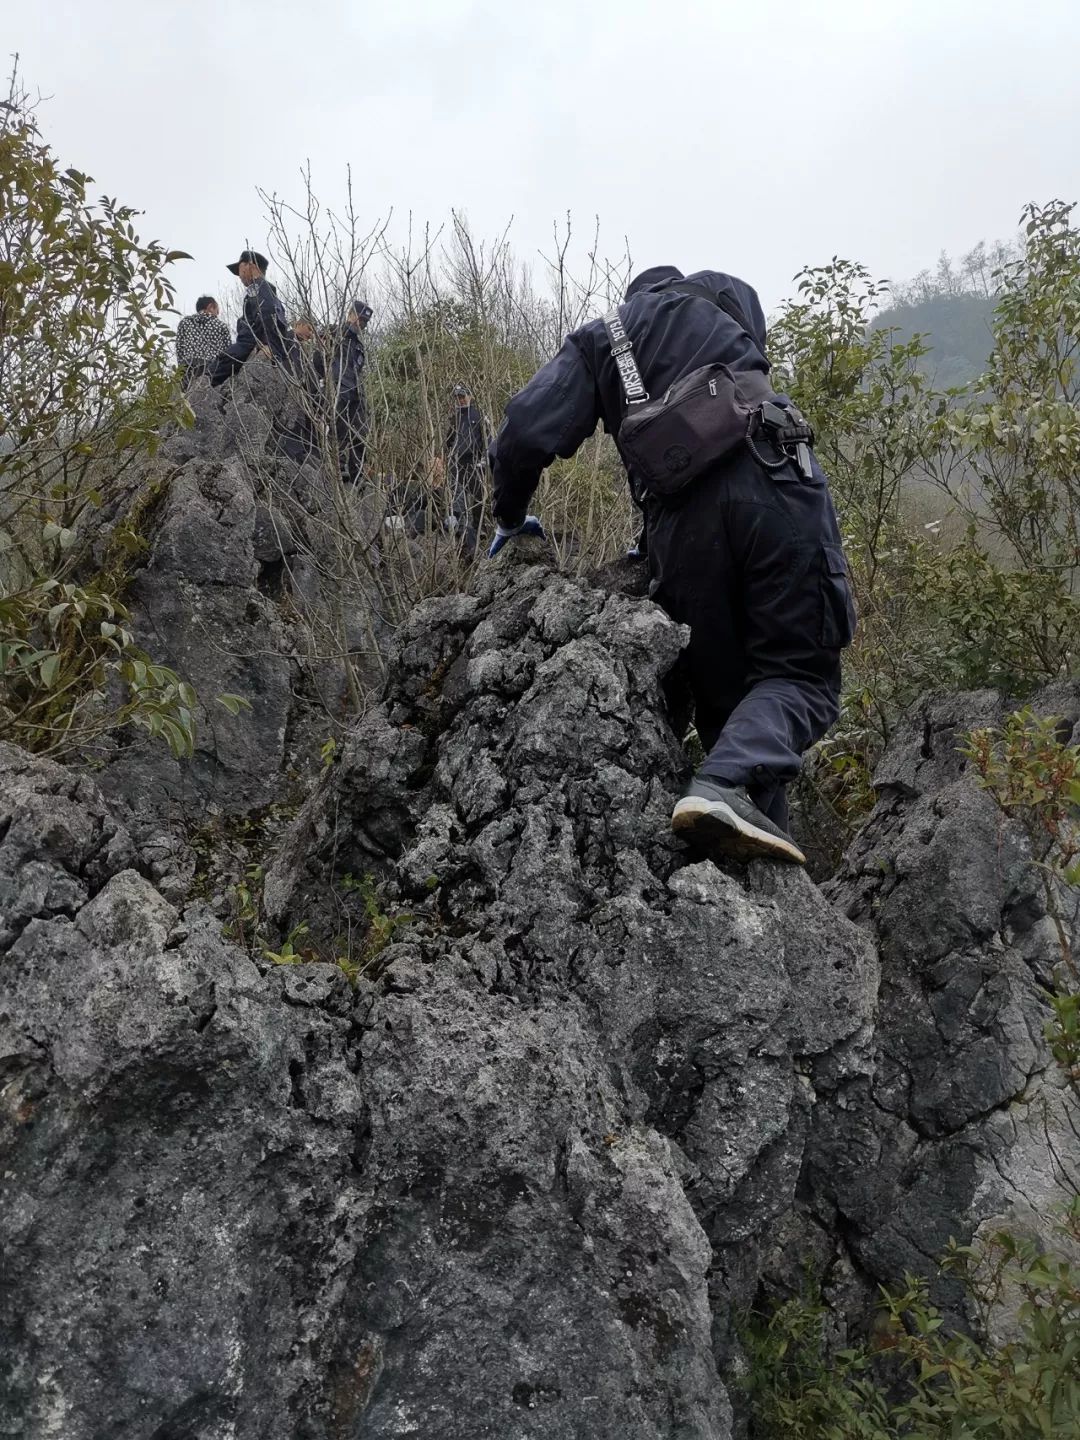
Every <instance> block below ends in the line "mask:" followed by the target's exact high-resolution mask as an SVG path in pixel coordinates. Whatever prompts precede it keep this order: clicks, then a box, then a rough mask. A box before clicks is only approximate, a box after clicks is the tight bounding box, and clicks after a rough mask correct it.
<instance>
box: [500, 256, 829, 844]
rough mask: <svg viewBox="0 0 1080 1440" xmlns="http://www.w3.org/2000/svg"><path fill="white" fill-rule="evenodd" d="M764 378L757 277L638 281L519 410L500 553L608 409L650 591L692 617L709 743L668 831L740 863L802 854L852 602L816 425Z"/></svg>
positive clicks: (702, 727)
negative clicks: (810, 755)
mask: <svg viewBox="0 0 1080 1440" xmlns="http://www.w3.org/2000/svg"><path fill="white" fill-rule="evenodd" d="M768 374H769V362H768V360H767V359H766V355H765V317H764V314H763V312H762V308H761V304H760V301H759V300H758V297H757V295H756V294H755V292H754V291H753V289H751V287H750V286H749V285H747V284H745V283H744V282H743V281H741V280H736V279H734V278H733V277H732V276H729V275H725V274H722V273H721V272H719V271H711V270H705V271H700V272H698V273H696V274H694V275H691V276H689V277H685V276H683V274H682V272H681V271H679V270H677V269H676V268H675V267H674V266H670V265H665V266H659V267H657V268H654V269H652V270H646V271H645V272H643V273H642V274H641V275H638V276H637V277H636V278H635V279H634V280H633V281H632V282H631V284H630V286H629V288H628V290H627V292H626V301H625V303H624V304H623V305H622V306H620V307H618V309H617V310H615V311H613V312H612V313H611V314H610V315H609V316H607V317H605V319H603V320H594V321H591V322H590V323H589V324H587V325H585V326H583V327H582V328H581V329H580V330H577V331H575V332H574V333H573V334H572V335H570V336H568V337H567V339H566V341H565V343H564V344H563V346H562V349H561V350H560V351H559V352H558V354H557V355H556V356H555V357H554V359H552V360H551V361H549V362H548V364H547V365H545V366H544V367H543V368H542V369H541V370H539V371H538V372H537V374H536V375H535V376H534V377H533V379H532V380H531V381H530V382H529V384H528V385H527V386H526V387H525V389H524V390H522V391H521V392H520V393H519V394H518V395H516V396H515V397H514V398H513V399H512V400H511V401H510V403H509V405H508V406H507V409H506V418H505V420H504V422H503V426H502V429H501V430H500V432H499V435H498V437H497V439H496V441H495V443H494V445H493V446H492V466H493V470H494V513H495V519H496V522H497V527H498V528H497V530H496V537H495V540H494V542H493V544H492V546H491V552H490V553H492V554H494V553H496V552H497V551H498V549H499V548H501V546H502V545H503V544H505V543H506V542H507V540H509V539H510V538H512V537H513V536H515V535H530V534H531V535H535V534H542V533H543V531H542V528H541V526H540V522H539V520H538V519H537V517H536V516H533V515H528V514H526V511H527V508H528V504H529V501H530V500H531V498H532V496H533V493H534V492H535V490H536V487H537V484H538V483H539V479H540V474H541V471H542V470H543V469H544V468H545V467H546V466H547V465H549V464H550V463H551V461H552V460H553V459H554V458H555V457H556V456H563V457H569V456H570V455H572V454H573V453H574V452H575V450H577V448H578V446H579V445H581V443H582V442H583V441H584V440H585V439H586V438H587V437H588V436H589V435H591V434H592V433H593V431H594V430H595V428H596V424H597V421H598V420H603V422H604V425H605V427H606V429H607V430H608V431H609V432H610V433H611V434H612V435H613V436H614V438H615V441H616V443H617V444H618V446H619V449H620V453H621V454H622V457H623V460H624V463H626V465H627V470H628V473H629V475H630V483H631V488H632V490H633V491H634V494H635V498H636V500H637V501H638V503H639V504H640V505H641V506H642V508H643V510H644V514H645V520H646V536H647V547H648V559H649V569H650V594H651V595H652V596H653V598H654V599H655V600H657V601H658V603H659V604H661V605H662V606H663V607H664V609H666V610H667V612H668V614H669V615H671V617H672V618H673V619H674V620H677V621H679V622H681V623H683V624H686V625H688V626H689V627H690V642H689V646H688V648H687V650H686V652H685V655H684V659H683V670H682V677H683V679H684V680H685V683H686V685H687V687H688V689H689V691H690V694H691V696H692V700H693V705H694V711H695V723H696V726H697V731H698V735H699V736H700V738H701V742H702V744H703V746H704V747H705V750H706V752H707V753H706V758H705V761H704V763H703V764H702V766H701V769H700V770H699V771H698V773H697V774H696V775H695V776H694V778H693V780H692V782H691V784H690V786H689V788H688V789H687V792H686V794H685V795H684V796H683V797H682V799H680V800H679V802H678V804H677V805H676V806H675V810H674V813H673V815H672V826H673V827H674V829H675V830H676V831H677V832H678V833H679V834H681V835H683V836H684V837H686V838H687V839H691V840H694V841H704V842H708V843H709V844H711V845H714V846H715V847H716V848H717V849H719V850H721V851H722V852H724V853H727V854H730V855H734V856H736V857H739V858H748V857H750V856H754V855H770V856H774V857H776V858H780V859H786V860H792V861H796V862H798V863H803V862H804V858H805V857H804V856H803V854H802V852H801V851H800V850H799V848H798V846H797V845H796V844H795V842H794V841H793V840H792V839H791V837H790V835H788V833H787V828H786V827H787V794H786V791H787V786H788V784H789V783H790V782H791V781H792V780H793V779H794V778H795V776H796V775H797V774H798V771H799V768H800V765H801V757H802V755H803V753H804V752H805V751H806V749H807V748H808V747H809V746H810V745H812V744H813V743H814V742H815V741H816V740H818V739H820V737H821V736H822V735H823V734H824V733H825V731H826V730H827V729H828V728H829V726H830V725H831V724H832V723H833V722H834V721H835V720H836V717H837V714H838V713H839V695H840V652H841V650H842V649H843V648H844V647H845V646H846V645H848V644H850V642H851V639H852V635H853V633H854V626H855V614H854V606H853V604H852V599H851V593H850V588H849V585H848V579H847V570H846V565H845V562H844V556H843V552H842V550H841V542H840V533H839V528H838V526H837V520H836V513H835V510H834V508H833V504H832V499H831V497H830V495H829V491H828V486H827V484H826V481H825V477H824V475H823V474H822V471H821V469H820V467H819V466H818V464H817V461H816V459H815V458H814V456H813V454H812V453H811V451H810V448H809V444H810V441H811V439H812V436H811V434H810V430H809V426H807V425H806V424H805V422H804V421H803V420H802V417H801V416H800V415H799V413H798V411H797V410H795V409H794V407H792V406H791V404H790V402H789V401H788V400H786V399H785V397H783V396H777V395H775V394H774V393H773V391H772V388H771V386H770V385H769V382H768Z"/></svg>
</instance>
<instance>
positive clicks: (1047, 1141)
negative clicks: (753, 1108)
mask: <svg viewBox="0 0 1080 1440" xmlns="http://www.w3.org/2000/svg"><path fill="white" fill-rule="evenodd" d="M1014 708H1015V706H1014V705H1010V704H1009V703H1008V702H1007V701H1005V700H1004V699H1003V697H1002V696H1000V695H999V694H997V693H996V692H992V691H981V692H976V693H974V694H964V695H953V696H944V697H930V698H928V699H927V700H925V701H923V702H922V704H920V705H919V706H917V707H916V708H915V710H914V711H913V712H912V713H911V714H910V715H909V717H908V718H907V720H906V722H905V724H904V726H903V727H902V728H901V729H900V731H899V732H898V734H897V735H896V737H895V738H894V740H893V742H892V744H891V745H890V747H889V749H888V751H887V753H886V755H885V757H884V759H883V761H882V763H881V765H880V767H879V769H878V772H877V775H876V776H875V784H876V788H877V791H878V795H879V799H878V803H877V806H876V808H875V810H874V812H873V814H872V815H871V817H870V819H869V821H868V822H867V824H866V825H865V826H864V828H863V829H862V831H861V832H860V834H859V836H858V838H857V839H856V841H855V843H854V844H853V845H852V847H851V849H850V851H849V853H848V856H847V858H846V862H845V864H844V866H843V868H842V870H841V872H840V874H839V875H838V876H837V877H836V879H835V880H834V881H833V882H831V883H830V884H829V885H828V886H827V887H826V893H827V894H828V895H829V897H830V898H831V899H832V900H833V901H834V903H835V904H836V905H837V906H838V907H839V908H840V909H841V910H842V911H843V913H844V914H845V915H847V916H848V917H849V918H850V919H852V920H854V921H856V922H857V923H858V924H859V925H860V926H861V927H862V928H863V929H864V930H865V931H866V932H867V933H868V934H869V935H870V936H871V937H872V938H873V939H874V941H875V944H876V946H877V948H878V951H879V954H880V957H881V975H882V979H881V992H880V996H879V1000H878V1007H877V1012H878V1013H877V1023H876V1026H875V1030H874V1037H873V1042H872V1046H871V1050H870V1065H869V1068H868V1070H867V1071H866V1073H864V1074H858V1075H854V1076H851V1077H849V1078H847V1079H845V1080H844V1081H842V1083H841V1084H840V1085H839V1086H838V1087H837V1090H836V1093H835V1096H834V1097H833V1100H832V1103H830V1104H828V1105H822V1106H818V1107H817V1108H816V1110H815V1112H814V1121H813V1126H812V1135H811V1140H810V1143H809V1146H808V1152H807V1164H806V1172H805V1175H804V1180H803V1190H804V1193H805V1194H807V1195H808V1196H811V1197H812V1201H811V1208H812V1210H813V1213H814V1215H815V1217H816V1221H817V1224H818V1225H820V1226H821V1227H822V1228H823V1230H824V1232H825V1233H827V1234H828V1235H829V1236H830V1237H831V1238H832V1240H835V1239H836V1237H837V1236H840V1237H842V1244H841V1246H840V1251H841V1253H842V1254H843V1255H845V1256H846V1257H847V1258H848V1259H850V1260H851V1261H853V1262H854V1266H855V1272H856V1273H857V1274H858V1275H859V1276H860V1277H861V1278H862V1280H863V1281H864V1282H868V1283H869V1284H870V1285H872V1286H876V1285H877V1284H880V1283H891V1284H896V1283H897V1282H898V1280H899V1279H900V1278H901V1277H902V1276H903V1274H904V1273H905V1271H911V1272H913V1273H915V1274H923V1275H926V1276H933V1277H934V1278H935V1294H936V1297H937V1299H938V1300H939V1301H940V1302H942V1303H944V1304H945V1305H946V1306H954V1307H955V1306H958V1305H959V1304H960V1301H961V1296H960V1294H959V1291H958V1289H957V1287H956V1286H955V1285H953V1284H950V1282H949V1281H948V1280H947V1278H945V1277H942V1276H940V1275H938V1273H937V1269H938V1267H937V1260H938V1258H939V1257H940V1255H941V1254H942V1252H943V1251H944V1249H945V1246H946V1244H947V1243H948V1241H949V1239H950V1238H955V1239H957V1240H958V1241H960V1242H962V1243H966V1242H967V1241H969V1240H970V1239H971V1237H972V1236H973V1235H975V1234H976V1233H978V1232H979V1231H980V1230H983V1231H992V1230H995V1229H999V1228H1001V1227H1002V1225H1004V1224H1008V1225H1009V1226H1011V1227H1012V1228H1013V1229H1014V1230H1019V1231H1020V1232H1031V1233H1033V1234H1034V1235H1036V1236H1040V1237H1042V1238H1043V1239H1046V1238H1047V1237H1048V1235H1049V1231H1050V1228H1051V1226H1052V1222H1053V1219H1054V1217H1055V1214H1056V1213H1057V1212H1058V1211H1059V1210H1060V1207H1061V1205H1062V1203H1063V1202H1064V1201H1065V1200H1066V1199H1067V1197H1068V1195H1069V1194H1070V1191H1071V1187H1072V1186H1075V1184H1076V1183H1077V1180H1078V1178H1080V1107H1078V1105H1077V1099H1076V1093H1075V1090H1073V1089H1070V1088H1069V1086H1068V1085H1067V1083H1066V1080H1065V1076H1064V1074H1063V1072H1062V1069H1061V1067H1060V1066H1059V1065H1058V1064H1056V1063H1055V1062H1054V1060H1053V1059H1052V1057H1051V1055H1050V1051H1049V1046H1048V1044H1047V1041H1046V1039H1045V1035H1044V1030H1045V1027H1046V1025H1047V1022H1048V1020H1049V1010H1048V1007H1047V1004H1046V1001H1045V992H1046V991H1047V990H1052V989H1054V988H1055V987H1056V986H1060V984H1061V983H1063V982H1064V983H1066V984H1071V983H1073V982H1072V980H1071V977H1069V976H1068V975H1067V974H1064V973H1063V969H1064V967H1063V956H1062V946H1061V940H1060V936H1059V933H1058V930H1057V927H1056V925H1055V923H1054V921H1053V919H1052V918H1051V916H1050V915H1048V913H1047V902H1046V895H1045V892H1044V888H1043V885H1042V883H1041V881H1040V878H1039V874H1038V872H1037V870H1036V867H1035V865H1034V863H1033V861H1034V860H1035V859H1037V858H1040V857H1035V856H1033V855H1032V851H1031V845H1030V842H1029V840H1028V839H1027V837H1026V836H1025V834H1024V832H1023V830H1022V829H1021V827H1019V826H1018V825H1015V824H1012V823H1006V822H1005V820H1004V819H1003V817H1002V814H1001V812H1000V810H999V809H998V807H997V805H996V803H995V801H994V800H993V799H992V797H991V796H989V795H988V794H987V793H986V792H985V791H982V790H980V789H979V788H978V786H977V785H976V784H975V783H974V782H973V780H972V778H971V775H970V773H969V764H968V762H967V761H966V760H965V758H964V756H963V755H962V754H961V749H960V747H961V745H962V743H963V741H964V738H965V735H966V733H967V732H968V731H970V730H971V729H973V728H976V727H980V726H990V727H995V728H997V727H1000V726H1001V725H1002V724H1003V722H1004V720H1005V718H1006V716H1007V715H1008V713H1009V711H1010V710H1011V709H1014ZM1035 708H1036V709H1037V710H1038V712H1039V713H1041V714H1043V715H1057V716H1060V717H1061V718H1062V722H1063V723H1062V727H1061V736H1062V739H1063V740H1068V739H1069V738H1070V737H1072V736H1074V735H1075V733H1076V729H1077V724H1078V721H1080V686H1077V685H1075V684H1073V685H1059V686H1056V687H1053V688H1052V689H1050V690H1047V691H1045V692H1044V693H1043V694H1042V695H1041V696H1040V697H1039V698H1038V700H1037V701H1036V702H1035ZM1078 903H1080V897H1078V896H1077V894H1076V892H1075V891H1073V892H1071V893H1070V892H1068V891H1061V892H1060V905H1061V907H1062V916H1061V918H1062V920H1063V921H1064V925H1065V928H1066V931H1067V932H1071V934H1072V936H1073V937H1074V938H1073V944H1074V946H1075V944H1076V937H1078V936H1080V925H1078ZM819 1234H820V1232H819ZM844 1269H845V1266H844V1265H843V1264H842V1265H841V1266H840V1270H839V1274H840V1275H841V1276H842V1274H843V1271H844ZM841 1283H842V1280H841ZM866 1298H868V1299H869V1300H871V1301H872V1299H873V1292H872V1290H871V1291H870V1293H869V1294H868V1296H867V1297H866Z"/></svg>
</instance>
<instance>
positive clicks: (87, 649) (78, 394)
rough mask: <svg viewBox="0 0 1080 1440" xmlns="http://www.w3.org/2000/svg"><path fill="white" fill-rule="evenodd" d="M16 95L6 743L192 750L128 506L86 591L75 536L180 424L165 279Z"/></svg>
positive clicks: (3, 615) (1, 179) (3, 537)
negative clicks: (140, 606)
mask: <svg viewBox="0 0 1080 1440" xmlns="http://www.w3.org/2000/svg"><path fill="white" fill-rule="evenodd" d="M91 183H92V182H91V180H90V178H89V177H88V176H86V175H84V174H82V173H81V172H79V171H77V170H74V169H66V170H65V169H63V168H62V167H61V165H60V163H59V161H58V160H57V159H56V157H55V156H54V155H53V153H52V151H51V150H50V148H49V146H48V145H47V144H46V142H45V141H44V140H43V139H42V137H41V135H40V133H39V130H38V127H37V123H36V120H35V118H34V115H33V113H32V110H31V109H30V107H29V106H28V104H27V103H26V101H25V97H24V96H22V95H21V94H20V93H19V92H18V90H17V88H16V86H15V83H14V81H13V83H12V89H11V97H10V100H9V102H8V104H7V105H6V106H5V107H3V108H0V394H2V397H3V398H2V402H0V403H2V410H0V735H2V736H3V737H4V738H5V739H8V740H11V741H13V742H14V743H16V744H20V745H23V746H25V747H26V748H28V749H30V750H34V751H38V752H40V753H45V754H50V755H54V756H62V755H64V754H67V753H69V752H72V751H76V750H79V749H85V747H86V746H87V745H88V744H90V743H91V742H92V741H93V740H95V739H96V738H98V737H99V736H100V735H102V734H103V733H105V732H106V731H109V730H113V729H116V728H118V727H120V726H123V725H126V724H131V723H133V724H137V725H140V726H142V727H144V728H145V729H146V730H148V731H149V732H150V733H151V734H152V735H155V736H160V737H161V738H162V739H163V740H165V741H166V742H167V743H168V745H169V746H170V748H171V750H172V752H173V754H174V755H176V756H177V757H184V756H188V755H190V754H191V753H192V749H193V747H194V741H195V722H194V708H195V696H194V694H193V692H192V690H191V687H190V686H189V685H187V684H186V683H185V682H184V681H183V680H182V679H181V678H180V677H179V676H178V675H176V674H175V673H174V672H173V671H172V670H170V669H169V668H168V667H167V666H163V665H157V664H155V663H154V662H153V661H152V659H151V658H150V657H149V656H148V655H146V654H145V653H144V652H143V651H142V650H141V649H139V648H138V647H137V646H136V645H135V643H134V641H133V639H132V635H131V631H130V630H129V628H128V624H127V622H128V619H129V616H128V613H127V610H126V609H125V608H124V606H123V604H122V603H121V599H120V597H121V595H122V593H123V589H124V587H125V585H126V582H127V578H128V567H129V564H130V559H131V554H132V552H133V551H134V550H135V549H137V547H138V546H139V545H140V544H144V543H145V542H144V541H143V540H142V537H141V535H140V532H139V529H138V525H139V519H140V517H141V515H142V513H143V511H144V510H146V509H147V507H150V506H152V505H153V504H154V503H156V501H157V500H158V498H159V497H160V494H161V493H163V486H162V485H160V484H159V485H156V486H149V487H147V493H146V494H145V495H143V496H140V497H138V498H137V499H136V501H135V502H134V504H133V505H131V506H130V507H129V511H128V516H127V518H126V519H125V520H123V521H121V523H120V524H119V525H118V526H117V528H116V530H115V532H114V534H113V536H112V537H111V539H110V541H109V542H108V543H107V545H106V553H107V559H106V564H105V565H104V566H103V567H102V568H101V569H100V570H99V572H98V573H97V574H96V575H95V576H93V578H91V579H86V578H85V577H86V572H87V568H88V566H87V558H86V553H85V552H86V549H87V546H86V544H85V543H84V530H85V529H87V528H90V527H89V526H88V524H87V522H88V521H89V519H90V518H91V517H92V516H95V515H96V513H97V512H99V511H100V510H101V509H102V507H103V506H105V505H106V504H108V503H109V502H110V501H112V500H114V499H115V498H116V497H117V496H118V494H119V493H120V491H121V487H122V484H123V477H124V474H125V471H126V470H127V468H128V467H129V465H130V464H131V462H132V461H133V460H135V459H138V458H139V457H142V456H146V455H151V454H153V453H154V451H155V449H156V447H157V444H158V441H159V437H160V434H161V431H162V427H163V426H165V425H166V424H169V423H175V422H177V421H182V420H185V419H187V418H189V415H190V412H189V411H188V410H187V406H186V405H185V403H184V401H183V399H182V396H181V395H180V393H179V390H178V388H177V386H176V383H175V377H174V373H173V367H172V365H171V363H170V360H169V357H168V353H167V349H166V343H165V342H166V336H167V333H168V332H167V327H166V324H165V312H166V310H167V308H168V307H169V306H170V305H171V302H172V298H173V291H172V287H171V284H170V282H169V280H168V279H167V277H166V269H167V267H168V266H169V265H170V264H171V263H172V262H173V261H175V260H177V259H180V258H182V256H181V253H180V252H178V251H168V250H166V249H165V248H164V247H163V246H161V245H159V244H157V243H156V242H151V243H149V244H144V243H143V242H142V241H141V240H140V239H139V237H138V236H137V235H136V233H135V229H134V225H133V220H134V218H135V215H136V212H135V211H134V210H133V209H132V208H131V207H130V206H126V205H121V204H120V203H119V202H118V201H116V200H114V199H110V198H108V197H105V198H102V199H101V200H100V201H98V202H96V203H95V202H93V201H91V200H90V199H89V198H88V187H89V186H90V184H91Z"/></svg>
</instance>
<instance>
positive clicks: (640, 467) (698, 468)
mask: <svg viewBox="0 0 1080 1440" xmlns="http://www.w3.org/2000/svg"><path fill="white" fill-rule="evenodd" d="M773 398H774V392H773V389H772V386H771V385H770V384H769V381H768V377H767V376H765V375H763V374H761V373H760V372H759V371H756V370H753V371H746V372H742V371H733V370H730V369H729V368H728V367H727V366H726V365H722V364H719V363H718V364H715V365H703V366H702V367H701V369H699V370H693V371H691V373H690V374H689V375H684V376H683V378H682V379H681V380H677V381H676V382H675V384H674V385H672V386H671V388H670V389H669V390H668V391H667V393H666V394H664V395H662V396H661V397H660V398H659V399H658V400H645V401H642V402H639V403H637V404H634V405H633V406H632V408H630V409H628V412H627V414H626V415H624V417H623V420H622V424H621V425H620V427H619V437H618V443H619V451H620V453H621V454H622V457H623V459H624V460H625V462H626V465H627V468H628V469H629V470H630V472H631V473H632V475H633V476H634V480H635V483H636V486H637V489H638V492H639V494H640V495H641V497H642V498H646V497H648V496H653V497H655V498H656V499H658V500H670V499H672V498H673V497H674V496H676V495H678V494H679V493H680V491H682V490H685V489H686V487H687V486H688V485H690V484H692V483H693V482H694V481H695V480H697V479H698V478H699V476H701V475H703V474H705V472H706V471H708V470H713V469H715V467H716V466H717V465H718V464H720V462H721V461H723V460H725V459H726V458H727V457H728V456H729V455H730V454H731V453H732V452H733V451H734V450H736V449H737V448H738V447H739V446H740V445H742V444H743V443H744V441H745V440H746V437H747V435H748V434H749V432H750V429H751V427H752V425H753V422H754V418H755V417H756V416H757V414H758V412H759V411H760V409H761V406H762V405H763V404H764V403H765V402H766V401H770V400H772V399H773Z"/></svg>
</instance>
